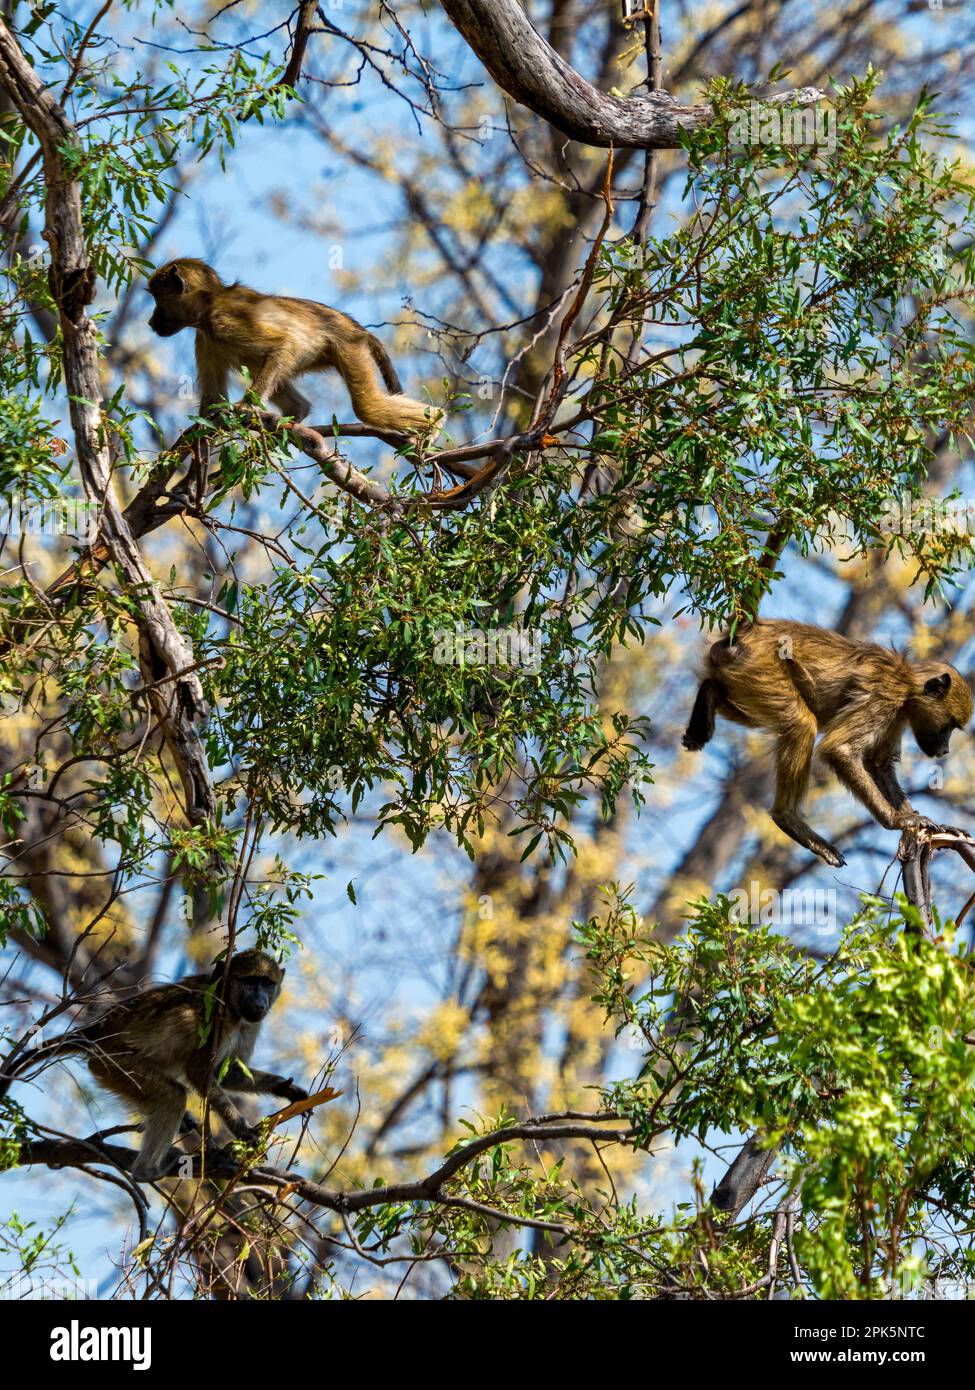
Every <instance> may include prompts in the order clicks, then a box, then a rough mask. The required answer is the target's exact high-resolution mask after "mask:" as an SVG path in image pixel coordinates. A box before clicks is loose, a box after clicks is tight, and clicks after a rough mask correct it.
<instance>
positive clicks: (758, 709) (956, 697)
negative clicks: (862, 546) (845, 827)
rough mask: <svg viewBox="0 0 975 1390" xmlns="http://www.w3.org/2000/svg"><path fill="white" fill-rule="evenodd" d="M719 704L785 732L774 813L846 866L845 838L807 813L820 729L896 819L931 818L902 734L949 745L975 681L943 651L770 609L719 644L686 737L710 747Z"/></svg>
mask: <svg viewBox="0 0 975 1390" xmlns="http://www.w3.org/2000/svg"><path fill="white" fill-rule="evenodd" d="M718 714H720V715H722V716H723V717H724V718H725V719H730V720H732V721H733V722H735V723H737V724H744V725H746V726H747V727H748V728H753V729H769V730H771V731H772V732H773V733H775V734H776V735H777V746H776V759H775V767H776V790H775V803H774V805H773V807H772V819H773V820H774V821H775V823H776V825H778V826H779V827H780V828H781V829H782V830H784V831H785V832H786V834H787V835H790V836H791V837H792V839H794V840H796V841H797V842H798V843H799V844H801V845H805V847H806V848H807V849H811V850H812V851H813V853H814V854H818V855H819V856H820V858H821V859H824V860H825V861H826V863H827V864H833V865H836V866H839V865H841V864H843V863H844V862H845V861H844V859H843V856H842V855H841V854H840V852H839V850H837V849H836V847H835V846H834V845H831V844H829V843H828V841H826V840H823V839H822V838H821V837H820V836H818V835H817V834H816V832H815V831H814V830H813V829H812V828H811V827H810V826H809V825H808V824H807V823H806V821H805V820H804V819H803V817H802V814H801V807H802V802H803V799H804V797H805V794H806V788H807V786H808V783H809V771H810V766H811V763H812V756H813V746H814V744H815V742H816V738H817V736H818V735H822V739H821V742H820V745H819V755H820V757H821V758H822V759H823V760H824V761H825V762H826V763H827V764H828V765H829V766H830V767H831V768H832V769H833V771H834V772H835V773H836V775H837V776H838V777H839V778H840V780H841V781H842V782H843V783H844V785H845V786H846V787H848V788H849V790H850V791H851V792H852V793H853V795H854V796H856V797H857V798H858V799H859V800H860V801H861V802H862V803H863V804H864V806H866V808H867V810H868V811H869V812H870V814H871V815H872V816H873V817H874V819H875V820H877V821H878V822H879V823H880V824H881V825H882V826H884V827H885V829H888V830H901V829H904V828H906V827H907V826H910V825H918V824H928V825H930V822H929V821H925V818H924V817H923V816H919V815H918V814H917V812H916V811H914V809H913V808H912V807H911V804H910V802H909V801H908V800H907V797H906V795H905V793H904V791H903V789H902V788H901V786H900V784H899V783H898V781H897V776H896V771H895V765H896V763H897V761H898V759H899V757H900V745H901V739H902V737H903V734H904V732H905V730H906V729H907V728H910V729H911V731H912V733H913V734H914V737H915V739H916V740H917V743H918V746H919V748H920V749H921V751H922V752H923V753H926V754H927V755H928V756H929V757H941V756H942V755H943V754H945V753H947V752H948V741H949V739H950V737H951V733H952V731H953V730H954V729H960V728H962V727H964V725H966V724H967V723H968V721H969V720H970V719H971V717H972V692H971V690H970V688H969V685H968V682H967V681H966V680H965V678H964V677H963V676H962V675H960V674H959V672H958V671H956V670H955V668H954V667H953V666H948V665H947V664H946V663H944V662H940V661H921V662H909V661H907V660H906V658H905V657H903V656H901V655H900V653H898V652H895V651H888V650H887V649H886V648H884V647H879V646H876V645H875V644H874V643H872V642H855V641H852V640H851V639H850V638H848V637H842V636H840V635H839V633H836V632H829V631H827V630H826V629H825V628H821V627H814V626H812V624H810V623H791V622H779V621H768V620H764V619H760V620H759V621H757V622H755V623H752V624H749V625H746V626H745V627H743V628H740V629H739V630H738V632H737V633H736V635H735V638H734V641H733V642H731V643H729V640H728V638H727V637H724V638H722V639H721V640H720V641H719V642H716V643H715V644H714V645H713V646H712V647H711V650H710V652H709V654H708V661H707V669H706V671H705V673H704V680H703V681H702V683H701V686H700V689H699V690H698V694H697V699H696V701H695V704H694V711H693V713H692V715H691V719H690V723H689V724H688V726H687V732H686V733H685V735H684V740H683V742H684V747H685V748H690V749H698V748H703V746H704V745H705V744H706V743H707V742H708V740H709V739H710V738H711V735H712V734H713V733H714V720H715V715H718Z"/></svg>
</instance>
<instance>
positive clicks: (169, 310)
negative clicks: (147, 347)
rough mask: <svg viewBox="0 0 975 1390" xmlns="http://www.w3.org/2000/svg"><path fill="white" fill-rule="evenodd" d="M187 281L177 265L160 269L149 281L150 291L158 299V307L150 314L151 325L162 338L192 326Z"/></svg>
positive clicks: (154, 331) (169, 336)
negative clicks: (188, 307)
mask: <svg viewBox="0 0 975 1390" xmlns="http://www.w3.org/2000/svg"><path fill="white" fill-rule="evenodd" d="M186 289H187V285H186V281H185V280H184V279H183V276H182V275H181V274H180V272H179V271H178V270H177V269H176V267H175V266H166V267H165V268H164V269H162V270H159V271H157V272H156V274H155V275H154V276H153V277H152V279H151V280H150V281H149V293H150V294H151V295H152V297H153V299H154V300H155V301H156V307H155V308H154V309H153V311H152V313H151V315H150V316H149V327H150V328H151V329H152V331H153V333H158V334H159V336H160V338H171V337H172V336H173V334H174V333H179V332H180V330H181V329H183V328H188V327H189V326H190V321H189V315H188V314H187V312H186V305H185V304H184V303H183V299H184V296H185V294H186Z"/></svg>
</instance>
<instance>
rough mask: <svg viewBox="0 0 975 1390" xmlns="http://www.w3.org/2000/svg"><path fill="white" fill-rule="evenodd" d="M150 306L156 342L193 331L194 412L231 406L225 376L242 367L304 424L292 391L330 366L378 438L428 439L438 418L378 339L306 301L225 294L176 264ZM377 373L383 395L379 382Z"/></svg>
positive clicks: (163, 270) (208, 273) (242, 290)
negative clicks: (407, 387)
mask: <svg viewBox="0 0 975 1390" xmlns="http://www.w3.org/2000/svg"><path fill="white" fill-rule="evenodd" d="M149 293H150V294H151V295H152V296H153V298H154V299H155V301H156V307H155V309H154V311H153V313H152V317H151V318H150V319H149V326H150V328H152V329H153V331H154V332H156V333H158V334H160V335H161V336H162V337H166V338H168V337H170V336H171V335H172V334H173V333H178V332H179V331H180V330H181V329H183V328H194V329H196V366H197V376H198V381H199V388H200V411H201V413H205V412H206V411H207V410H208V409H209V407H210V406H212V405H214V404H216V402H217V401H221V400H225V399H226V397H227V384H228V378H229V376H230V373H231V372H239V371H240V369H241V368H242V367H246V369H247V371H248V373H249V375H250V379H251V384H252V388H253V390H254V391H255V392H256V394H257V395H258V396H259V397H260V398H261V399H262V400H269V401H271V402H272V403H273V404H274V405H276V406H277V407H278V409H279V410H280V411H281V412H282V414H284V415H288V416H290V417H292V418H293V419H294V420H296V421H301V420H304V419H305V418H306V417H307V415H308V412H309V411H310V409H311V405H310V403H309V402H308V401H307V400H306V399H305V397H304V396H303V395H302V394H301V393H300V391H298V390H296V389H295V386H294V381H295V379H296V378H297V377H300V376H302V375H304V373H306V372H324V371H327V370H328V369H329V368H332V367H334V368H335V370H336V371H337V372H338V373H339V375H340V376H341V377H342V379H343V381H344V382H345V384H346V386H347V387H348V390H349V395H350V397H351V399H352V409H353V410H354V411H355V413H356V415H357V416H358V418H359V419H360V420H361V421H362V422H363V423H364V424H366V425H371V426H372V427H373V428H374V429H379V430H393V431H401V432H404V433H407V434H417V435H422V434H428V433H431V432H432V431H434V430H436V429H438V428H439V427H440V423H441V421H442V419H443V412H442V411H439V410H436V409H434V407H433V406H428V405H423V404H422V402H420V401H415V400H412V399H411V398H410V397H409V396H404V395H403V391H402V387H401V385H400V381H399V377H398V376H397V375H396V370H395V368H394V367H393V364H392V362H391V361H390V360H389V356H388V354H387V352H386V349H385V348H384V347H383V345H382V343H381V342H380V341H379V339H378V338H376V337H374V336H373V334H371V333H369V332H368V331H367V330H366V329H365V328H363V327H362V325H361V324H358V323H356V321H355V319H351V318H349V316H348V315H347V314H343V313H340V312H339V310H337V309H329V308H328V307H327V306H326V305H324V304H317V303H315V301H314V300H311V299H292V298H290V297H288V296H285V295H271V294H260V293H258V291H257V290H251V289H248V288H247V287H246V286H245V285H225V284H224V283H223V281H222V280H221V279H220V277H219V275H217V273H216V271H214V270H212V269H211V268H210V266H208V265H207V264H206V262H205V261H198V260H194V259H192V258H191V257H181V258H180V259H179V260H175V261H170V262H168V264H166V265H164V266H161V267H160V269H159V270H157V271H156V272H155V274H154V275H153V276H152V277H151V278H150V280H149ZM377 369H378V373H379V375H380V376H381V378H382V380H383V382H384V384H385V386H386V387H387V388H388V392H387V391H384V390H383V389H382V388H381V387H380V385H379V383H378V381H377Z"/></svg>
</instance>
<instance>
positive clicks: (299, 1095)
mask: <svg viewBox="0 0 975 1390" xmlns="http://www.w3.org/2000/svg"><path fill="white" fill-rule="evenodd" d="M274 1094H275V1095H276V1096H280V1097H281V1099H282V1100H290V1101H291V1102H292V1103H293V1102H294V1101H296V1100H307V1099H308V1092H307V1091H305V1090H303V1089H302V1088H301V1086H299V1085H297V1083H296V1082H294V1081H292V1079H291V1077H290V1076H289V1077H287V1079H286V1080H284V1081H282V1082H281V1084H280V1086H275V1088H274Z"/></svg>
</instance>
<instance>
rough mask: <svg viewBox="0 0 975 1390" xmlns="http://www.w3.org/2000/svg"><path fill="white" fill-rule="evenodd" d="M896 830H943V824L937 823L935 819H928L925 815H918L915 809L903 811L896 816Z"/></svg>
mask: <svg viewBox="0 0 975 1390" xmlns="http://www.w3.org/2000/svg"><path fill="white" fill-rule="evenodd" d="M897 829H898V830H930V831H937V830H943V829H944V826H943V825H938V824H937V823H936V822H935V821H933V820H929V819H928V817H927V816H922V815H920V814H919V813H918V812H917V811H904V812H902V813H901V814H900V815H899V816H898V817H897Z"/></svg>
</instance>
